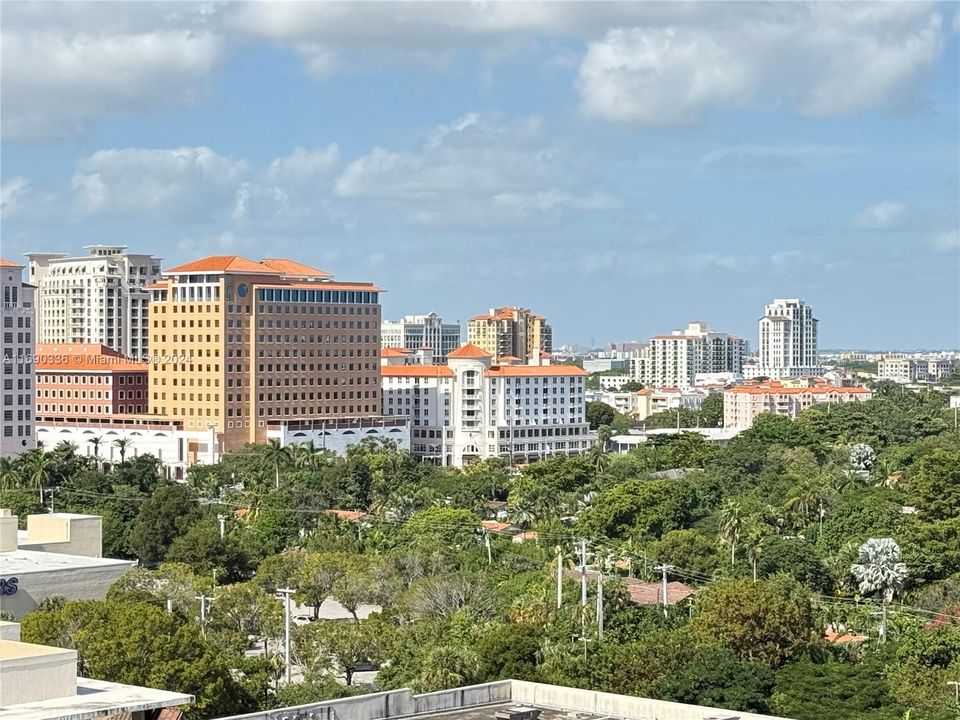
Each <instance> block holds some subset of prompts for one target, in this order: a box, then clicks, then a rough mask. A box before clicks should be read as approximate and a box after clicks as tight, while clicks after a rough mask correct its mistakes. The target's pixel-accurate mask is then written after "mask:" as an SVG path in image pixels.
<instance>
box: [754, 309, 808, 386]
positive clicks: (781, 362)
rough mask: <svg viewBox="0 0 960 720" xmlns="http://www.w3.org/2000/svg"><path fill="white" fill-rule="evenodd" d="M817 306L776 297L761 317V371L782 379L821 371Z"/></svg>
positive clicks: (763, 373) (759, 372) (758, 370)
mask: <svg viewBox="0 0 960 720" xmlns="http://www.w3.org/2000/svg"><path fill="white" fill-rule="evenodd" d="M818 323H819V321H818V320H817V319H816V318H815V317H814V316H813V308H811V307H810V306H809V305H807V304H806V303H805V302H804V301H803V300H800V299H797V298H793V299H776V300H774V301H773V302H772V303H771V304H770V305H767V306H766V307H765V308H764V311H763V317H762V318H760V321H759V325H760V357H759V362H758V364H757V369H756V372H757V374H759V375H761V376H764V377H768V378H772V379H779V378H785V377H801V376H804V375H820V374H821V373H823V368H822V367H821V366H820V358H819V355H818V351H817V325H818Z"/></svg>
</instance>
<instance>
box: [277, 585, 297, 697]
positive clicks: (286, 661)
mask: <svg viewBox="0 0 960 720" xmlns="http://www.w3.org/2000/svg"><path fill="white" fill-rule="evenodd" d="M277 592H278V593H279V594H280V595H283V667H284V671H285V673H286V678H287V685H289V684H290V596H291V595H292V594H293V593H294V591H293V590H291V589H290V588H277Z"/></svg>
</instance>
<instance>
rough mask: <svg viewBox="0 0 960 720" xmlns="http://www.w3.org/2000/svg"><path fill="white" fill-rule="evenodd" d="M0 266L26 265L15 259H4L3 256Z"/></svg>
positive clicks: (16, 266)
mask: <svg viewBox="0 0 960 720" xmlns="http://www.w3.org/2000/svg"><path fill="white" fill-rule="evenodd" d="M0 267H8V268H22V267H24V265H23V263H17V262H14V261H13V260H4V259H3V258H0Z"/></svg>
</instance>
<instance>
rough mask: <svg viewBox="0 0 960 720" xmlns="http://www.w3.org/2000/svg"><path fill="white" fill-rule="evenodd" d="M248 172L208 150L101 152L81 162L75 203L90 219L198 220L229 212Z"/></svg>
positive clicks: (241, 164) (74, 185)
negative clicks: (232, 201)
mask: <svg viewBox="0 0 960 720" xmlns="http://www.w3.org/2000/svg"><path fill="white" fill-rule="evenodd" d="M247 171H248V168H247V164H246V162H245V161H243V160H234V159H232V158H228V157H224V156H222V155H218V154H217V153H215V152H214V151H213V150H211V149H210V148H208V147H181V148H174V149H149V148H124V149H111V150H100V151H98V152H95V153H94V154H93V155H91V156H90V157H88V158H86V159H84V160H81V161H80V162H79V163H78V165H77V171H76V173H75V174H74V176H73V181H72V189H73V200H74V203H75V206H76V209H77V211H78V212H79V213H80V214H81V215H86V216H91V215H103V216H124V215H139V214H143V215H149V216H151V217H153V218H155V219H158V220H164V221H171V222H173V221H198V220H202V219H205V218H209V217H211V216H213V215H215V214H216V213H217V212H218V211H220V210H223V209H224V207H225V206H226V204H228V203H229V201H230V199H231V198H232V197H233V195H234V193H235V192H236V188H237V186H238V184H239V182H240V181H241V179H242V178H243V177H244V176H245V175H246V174H247Z"/></svg>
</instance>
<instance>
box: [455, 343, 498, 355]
mask: <svg viewBox="0 0 960 720" xmlns="http://www.w3.org/2000/svg"><path fill="white" fill-rule="evenodd" d="M447 357H448V358H488V357H493V356H492V355H491V354H490V353H488V352H487V351H486V350H484V349H483V348H480V347H477V346H476V345H474V344H473V343H467V344H466V345H463V346H461V347H459V348H457V349H456V350H454V351H453V352H452V353H449V354H448V355H447Z"/></svg>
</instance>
